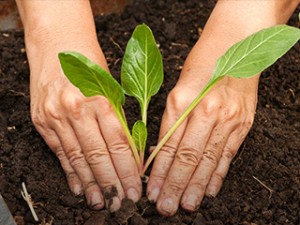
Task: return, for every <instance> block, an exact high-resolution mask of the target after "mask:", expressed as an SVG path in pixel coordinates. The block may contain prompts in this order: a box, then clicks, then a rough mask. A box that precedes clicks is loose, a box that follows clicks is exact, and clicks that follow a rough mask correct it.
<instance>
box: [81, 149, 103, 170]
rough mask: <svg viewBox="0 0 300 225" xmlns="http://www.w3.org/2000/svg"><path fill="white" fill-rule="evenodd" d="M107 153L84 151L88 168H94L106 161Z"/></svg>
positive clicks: (98, 150) (93, 150)
mask: <svg viewBox="0 0 300 225" xmlns="http://www.w3.org/2000/svg"><path fill="white" fill-rule="evenodd" d="M107 156H108V152H107V151H106V149H100V148H95V149H92V150H88V151H86V155H85V158H86V161H87V162H88V164H89V165H90V166H95V165H98V164H101V163H103V162H104V161H106V160H107Z"/></svg>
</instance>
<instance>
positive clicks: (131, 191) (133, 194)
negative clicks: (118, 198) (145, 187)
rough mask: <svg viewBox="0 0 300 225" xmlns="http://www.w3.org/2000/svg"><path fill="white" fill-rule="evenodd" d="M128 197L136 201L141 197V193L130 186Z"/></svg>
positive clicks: (127, 192)
mask: <svg viewBox="0 0 300 225" xmlns="http://www.w3.org/2000/svg"><path fill="white" fill-rule="evenodd" d="M126 197H127V198H129V199H130V200H132V201H133V202H134V203H136V202H137V201H138V200H139V199H140V197H141V193H139V192H138V191H137V190H136V189H135V188H129V189H128V190H127V191H126Z"/></svg>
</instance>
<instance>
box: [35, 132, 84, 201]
mask: <svg viewBox="0 0 300 225" xmlns="http://www.w3.org/2000/svg"><path fill="white" fill-rule="evenodd" d="M37 130H38V131H39V133H40V134H41V136H42V137H43V139H44V140H45V142H46V143H47V145H48V146H49V148H50V149H51V150H52V151H53V152H54V153H55V155H56V156H57V158H58V159H59V161H60V164H61V166H62V168H63V170H64V172H65V174H66V177H67V181H68V184H69V187H70V189H71V191H72V192H73V193H74V194H75V195H80V194H82V191H83V190H82V189H83V187H82V184H81V181H80V179H79V178H78V176H77V174H76V172H75V171H74V169H73V168H72V166H71V165H70V162H69V160H68V158H67V156H66V154H65V152H64V151H63V148H62V147H61V143H60V141H59V139H58V137H57V135H56V133H55V132H54V131H53V130H51V129H40V128H37Z"/></svg>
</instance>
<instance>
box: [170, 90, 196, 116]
mask: <svg viewBox="0 0 300 225" xmlns="http://www.w3.org/2000/svg"><path fill="white" fill-rule="evenodd" d="M192 100H193V99H192V98H191V96H190V94H189V92H187V91H186V90H183V89H179V88H174V89H173V90H172V91H171V92H170V94H169V95H168V97H167V103H166V105H167V107H166V109H169V110H170V109H171V110H172V111H173V112H178V113H180V112H182V111H183V110H184V109H185V108H186V107H187V106H188V105H189V104H190V103H191V102H192Z"/></svg>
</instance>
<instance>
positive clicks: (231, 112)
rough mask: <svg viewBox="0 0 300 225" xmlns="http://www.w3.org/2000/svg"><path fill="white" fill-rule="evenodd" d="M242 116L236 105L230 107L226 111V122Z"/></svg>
mask: <svg viewBox="0 0 300 225" xmlns="http://www.w3.org/2000/svg"><path fill="white" fill-rule="evenodd" d="M239 115H240V108H239V107H238V106H237V105H236V104H232V105H230V107H229V108H226V109H224V118H225V120H227V121H228V120H232V119H234V118H236V117H237V116H239Z"/></svg>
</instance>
